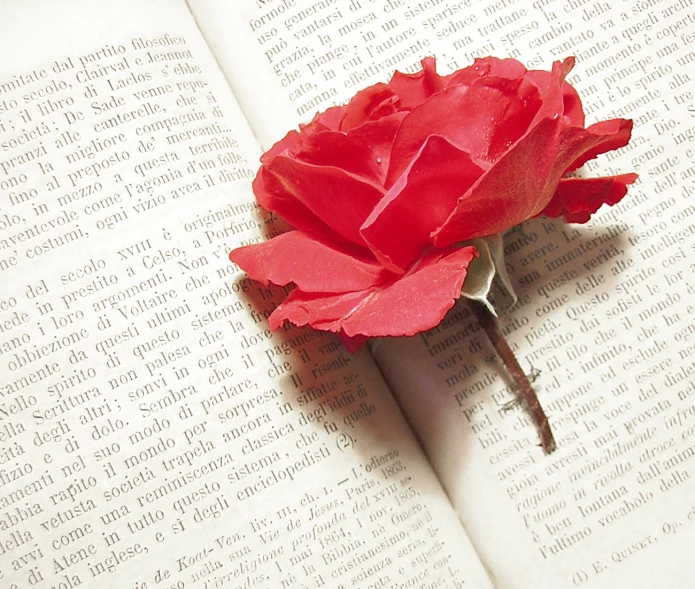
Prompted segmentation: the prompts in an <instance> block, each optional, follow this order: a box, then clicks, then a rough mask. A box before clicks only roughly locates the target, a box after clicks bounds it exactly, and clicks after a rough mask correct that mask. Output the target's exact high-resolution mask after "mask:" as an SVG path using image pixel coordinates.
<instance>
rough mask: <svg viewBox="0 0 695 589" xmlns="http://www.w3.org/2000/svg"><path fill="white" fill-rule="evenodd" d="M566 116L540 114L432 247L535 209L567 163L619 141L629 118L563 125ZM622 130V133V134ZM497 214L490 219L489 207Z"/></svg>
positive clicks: (499, 226)
mask: <svg viewBox="0 0 695 589" xmlns="http://www.w3.org/2000/svg"><path fill="white" fill-rule="evenodd" d="M568 123H569V121H568V119H567V118H566V117H557V118H554V119H544V120H542V121H541V122H540V123H539V124H538V125H536V126H535V127H534V128H533V129H532V130H531V131H530V132H529V134H528V135H526V136H525V137H524V138H523V139H522V140H521V141H519V142H518V143H517V144H516V145H515V146H514V148H513V149H511V150H510V151H509V152H507V153H506V154H505V155H504V156H503V157H502V158H501V159H500V160H499V161H498V162H497V163H496V164H495V165H494V166H493V168H492V169H491V170H490V171H489V172H487V173H486V174H485V175H484V176H483V177H482V178H481V179H480V180H479V181H478V183H477V184H476V185H474V186H473V188H472V189H471V190H470V191H469V193H468V194H466V195H464V197H463V198H462V199H461V200H460V201H459V203H458V205H457V207H456V209H455V210H454V212H453V213H452V214H451V216H450V217H449V218H448V219H447V221H446V222H445V223H444V225H442V227H441V228H440V229H439V230H437V231H436V232H435V235H434V244H435V245H436V246H438V247H443V246H446V245H450V244H452V243H455V242H457V241H463V240H466V239H473V238H474V237H484V236H486V235H491V234H493V233H499V232H500V231H504V230H505V229H508V228H509V227H513V226H514V225H518V224H519V223H521V222H523V221H525V220H526V219H528V218H530V217H534V216H536V215H537V214H538V213H540V212H541V211H542V210H543V209H544V208H545V207H546V206H547V205H548V203H549V202H550V199H551V198H552V197H553V195H554V194H555V190H556V188H557V185H558V183H559V182H560V178H561V177H562V175H563V174H564V173H565V171H566V170H567V167H568V166H570V164H572V165H574V164H573V162H577V161H585V159H587V156H593V155H595V154H597V153H601V152H603V151H606V149H612V147H608V146H613V145H622V144H623V142H626V141H627V140H628V139H629V132H630V127H631V122H630V121H622V120H616V121H606V123H609V124H603V123H599V124H597V125H592V126H591V127H589V128H588V129H581V128H579V127H569V126H568ZM626 135H627V138H626ZM490 210H498V211H501V214H499V215H497V216H496V217H495V218H491V217H490V214H489V211H490Z"/></svg>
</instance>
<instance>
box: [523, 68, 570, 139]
mask: <svg viewBox="0 0 695 589" xmlns="http://www.w3.org/2000/svg"><path fill="white" fill-rule="evenodd" d="M572 67H574V57H568V58H567V59H565V60H564V61H562V62H560V61H555V62H553V67H552V70H551V71H550V72H544V71H540V70H532V71H530V72H528V78H529V79H530V80H532V81H533V83H534V84H536V86H537V88H538V91H539V92H540V96H541V100H542V101H543V105H542V106H541V107H540V108H539V109H538V112H537V113H536V117H535V119H534V121H535V122H538V121H540V120H541V119H544V118H552V117H554V116H559V115H562V114H564V111H565V92H564V85H565V78H566V77H567V75H568V74H569V73H570V71H571V70H572ZM582 126H583V125H582Z"/></svg>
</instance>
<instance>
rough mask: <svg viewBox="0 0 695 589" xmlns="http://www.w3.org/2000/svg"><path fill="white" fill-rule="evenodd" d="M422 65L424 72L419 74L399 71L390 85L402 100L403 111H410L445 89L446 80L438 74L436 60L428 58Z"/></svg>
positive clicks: (421, 71)
mask: <svg viewBox="0 0 695 589" xmlns="http://www.w3.org/2000/svg"><path fill="white" fill-rule="evenodd" d="M421 63H422V70H420V71H419V72H416V73H414V74H403V73H401V72H398V71H397V72H396V73H394V74H393V77H392V78H391V80H390V81H389V83H388V86H389V88H391V90H393V92H394V94H396V95H397V96H398V98H400V103H401V108H403V109H407V110H410V109H412V108H414V107H416V106H418V105H419V104H422V103H423V102H425V100H427V99H428V98H429V97H430V96H432V94H435V93H436V92H440V91H441V90H443V89H444V85H445V79H444V78H442V76H440V75H439V74H438V73H437V67H436V62H435V59H434V58H433V57H426V58H425V59H423V60H422V62H421Z"/></svg>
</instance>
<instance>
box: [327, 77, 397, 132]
mask: <svg viewBox="0 0 695 589" xmlns="http://www.w3.org/2000/svg"><path fill="white" fill-rule="evenodd" d="M398 110H399V102H398V96H396V94H395V93H394V92H393V90H391V88H389V87H388V86H387V85H386V84H381V83H380V84H374V85H373V86H369V87H368V88H365V89H364V90H360V91H359V92H358V93H357V94H355V96H353V98H352V100H350V102H349V103H348V104H347V106H346V107H344V113H343V117H342V119H341V121H340V130H341V131H349V130H350V129H353V128H355V127H358V126H360V125H362V124H364V123H365V122H366V121H371V120H376V119H378V118H380V117H386V116H388V115H391V114H394V113H395V112H398Z"/></svg>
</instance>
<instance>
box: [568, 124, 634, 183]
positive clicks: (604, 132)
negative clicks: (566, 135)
mask: <svg viewBox="0 0 695 589" xmlns="http://www.w3.org/2000/svg"><path fill="white" fill-rule="evenodd" d="M581 133H586V134H587V136H588V137H591V139H589V140H588V141H586V143H587V147H586V148H584V149H582V150H581V152H580V154H581V155H579V154H578V156H576V159H575V160H574V161H572V162H571V163H570V164H569V165H568V167H567V170H566V171H567V172H571V171H572V170H576V169H577V168H581V167H582V166H583V165H584V164H585V163H586V162H588V161H589V160H592V159H594V158H595V157H596V156H597V155H600V154H602V153H606V152H607V151H613V150H614V149H619V148H621V147H625V146H626V145H627V144H628V142H629V141H630V136H631V135H632V121H631V120H627V119H611V120H609V121H601V122H600V123H594V124H593V125H589V126H588V127H587V128H586V129H578V134H581Z"/></svg>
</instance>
